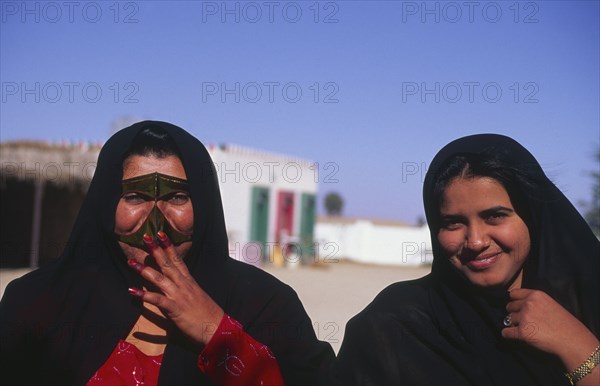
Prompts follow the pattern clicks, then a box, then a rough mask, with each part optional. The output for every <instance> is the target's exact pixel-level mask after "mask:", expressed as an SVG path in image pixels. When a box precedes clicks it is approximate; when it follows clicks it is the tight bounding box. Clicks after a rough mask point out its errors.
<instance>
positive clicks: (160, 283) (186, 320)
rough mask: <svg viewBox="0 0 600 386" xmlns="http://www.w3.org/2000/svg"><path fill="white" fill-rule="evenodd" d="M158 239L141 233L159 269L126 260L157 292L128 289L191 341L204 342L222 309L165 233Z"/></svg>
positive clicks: (210, 334) (208, 338)
mask: <svg viewBox="0 0 600 386" xmlns="http://www.w3.org/2000/svg"><path fill="white" fill-rule="evenodd" d="M158 240H159V242H160V246H159V245H158V244H157V243H156V242H155V241H154V240H153V239H152V237H150V236H148V235H144V242H145V243H146V246H147V247H148V251H149V252H150V255H151V256H152V257H153V258H154V259H155V260H156V262H157V264H158V268H159V270H160V271H157V270H155V269H153V268H152V267H149V266H145V265H143V264H140V263H139V262H137V261H136V260H129V265H130V266H131V267H132V268H133V269H135V270H136V271H138V272H139V273H140V275H141V276H142V277H143V278H144V279H146V280H147V281H148V282H150V283H151V284H153V285H154V286H155V287H156V288H158V289H159V290H160V292H149V291H144V290H141V289H137V288H131V289H130V291H129V292H130V293H131V294H132V295H134V296H137V297H139V298H141V299H142V300H143V301H144V302H147V303H150V304H154V305H155V306H157V307H158V308H159V309H160V310H161V311H162V312H163V314H164V315H165V316H166V317H167V318H169V319H170V320H171V321H172V322H173V323H174V324H175V325H176V326H177V328H179V330H180V331H181V332H182V333H184V334H185V335H186V336H188V337H189V338H190V339H192V341H193V342H194V343H196V344H197V345H205V344H206V343H208V341H209V340H210V339H211V338H212V336H213V334H214V332H215V331H216V329H217V327H218V326H219V323H220V322H221V319H222V318H223V314H224V312H223V310H222V309H221V307H219V305H218V304H217V303H215V302H214V301H213V300H212V299H211V297H210V296H208V294H207V293H206V292H204V290H203V289H202V288H200V286H199V285H198V283H196V280H195V279H194V278H193V277H192V275H190V272H189V270H188V268H187V266H186V265H185V263H184V261H183V258H182V257H179V256H178V255H177V253H176V252H175V248H174V247H173V245H172V244H171V242H170V240H169V239H168V237H167V235H166V234H165V233H164V232H162V231H159V232H158Z"/></svg>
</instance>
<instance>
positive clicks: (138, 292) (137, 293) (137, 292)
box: [127, 288, 144, 298]
mask: <svg viewBox="0 0 600 386" xmlns="http://www.w3.org/2000/svg"><path fill="white" fill-rule="evenodd" d="M127 291H129V293H130V294H131V295H133V296H136V297H138V298H141V297H142V296H144V291H142V290H141V289H139V288H128V289H127Z"/></svg>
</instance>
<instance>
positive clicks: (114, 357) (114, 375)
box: [87, 340, 163, 386]
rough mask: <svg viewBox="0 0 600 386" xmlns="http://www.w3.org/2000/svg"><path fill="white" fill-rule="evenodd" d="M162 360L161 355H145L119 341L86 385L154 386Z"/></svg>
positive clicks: (128, 344)
mask: <svg viewBox="0 0 600 386" xmlns="http://www.w3.org/2000/svg"><path fill="white" fill-rule="evenodd" d="M162 358H163V354H160V355H156V356H150V355H146V354H144V353H143V352H141V351H140V349H138V348H137V347H135V346H134V345H132V344H131V343H128V342H125V341H123V340H120V341H119V343H118V344H117V347H115V349H114V351H113V352H112V354H110V357H108V360H107V361H106V362H105V363H104V364H103V365H102V367H100V369H98V371H96V374H94V376H93V377H92V378H91V379H90V380H89V381H88V383H87V385H88V386H101V385H102V386H104V385H156V384H157V383H158V372H159V371H160V365H161V363H162Z"/></svg>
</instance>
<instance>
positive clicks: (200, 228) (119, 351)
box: [0, 121, 333, 385]
mask: <svg viewBox="0 0 600 386" xmlns="http://www.w3.org/2000/svg"><path fill="white" fill-rule="evenodd" d="M228 252H229V249H228V240H227V233H226V229H225V221H224V217H223V209H222V205H221V197H220V192H219V186H218V183H217V179H216V178H215V170H214V164H213V162H212V160H211V158H210V156H209V154H208V152H207V151H206V148H205V147H204V146H203V145H202V144H201V143H200V142H199V141H198V140H197V139H196V138H194V137H193V136H191V135H190V134H189V133H187V132H186V131H184V130H183V129H181V128H179V127H176V126H174V125H171V124H168V123H165V122H155V121H145V122H140V123H137V124H135V125H133V126H131V127H128V128H126V129H123V130H121V131H119V132H118V133H116V134H115V135H114V136H113V137H111V139H109V140H108V142H107V143H106V144H105V146H104V147H103V149H102V151H101V152H100V156H99V158H98V165H97V169H96V173H95V175H94V178H93V180H92V182H91V184H90V188H89V190H88V193H87V196H86V198H85V201H84V203H83V206H82V208H81V211H80V213H79V216H78V218H77V221H76V223H75V225H74V227H73V231H72V232H71V237H70V239H69V243H68V245H67V248H66V249H65V251H64V252H63V254H62V256H61V258H60V259H59V260H58V261H56V262H55V263H53V264H49V265H46V266H43V267H42V268H40V269H38V270H36V271H33V272H31V273H30V274H28V275H26V276H24V277H22V278H20V279H17V280H15V281H13V282H11V283H10V284H9V286H8V287H7V289H6V292H5V295H4V297H3V298H2V302H1V303H0V338H1V345H0V364H1V365H2V375H1V376H2V381H3V383H6V384H27V385H31V384H78V385H79V384H88V385H109V384H112V385H114V384H120V385H128V384H132V385H133V384H141V383H144V384H168V385H173V384H178V385H188V384H189V385H203V384H221V385H222V384H228V385H243V384H271V385H277V384H283V383H285V384H290V385H293V384H310V383H315V382H316V381H317V378H318V374H319V371H320V367H321V366H324V365H325V364H326V363H328V362H329V360H330V359H331V358H332V357H333V351H332V349H331V347H330V346H329V345H328V344H326V343H323V342H319V341H318V340H317V338H316V336H315V333H314V330H313V328H312V323H311V320H310V318H309V317H308V315H307V314H306V312H305V311H304V308H303V306H302V304H301V303H300V300H299V299H298V297H297V295H296V293H295V292H294V291H293V290H292V289H291V288H290V287H289V286H287V285H285V284H284V283H282V282H280V281H278V280H277V279H275V278H274V277H272V276H271V275H269V274H267V273H265V272H263V271H261V270H259V269H258V268H255V267H253V266H250V265H247V264H244V263H241V262H238V261H235V260H233V259H231V258H229V256H228Z"/></svg>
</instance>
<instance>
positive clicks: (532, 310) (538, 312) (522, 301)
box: [502, 288, 600, 385]
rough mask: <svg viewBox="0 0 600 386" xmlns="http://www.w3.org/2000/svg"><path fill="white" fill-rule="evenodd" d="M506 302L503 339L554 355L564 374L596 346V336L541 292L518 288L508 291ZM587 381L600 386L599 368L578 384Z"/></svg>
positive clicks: (574, 367)
mask: <svg viewBox="0 0 600 386" xmlns="http://www.w3.org/2000/svg"><path fill="white" fill-rule="evenodd" d="M510 299H511V300H510V302H509V303H508V305H507V306H506V311H507V312H508V315H509V316H510V325H509V326H508V327H506V328H504V329H503V330H502V336H503V337H504V338H506V339H515V340H520V341H523V342H525V343H527V344H529V345H531V346H533V347H536V348H538V349H540V350H542V351H545V352H548V353H551V354H554V355H556V356H558V357H559V358H560V359H561V361H562V362H563V364H564V366H565V369H566V371H568V372H570V371H573V370H574V369H576V368H577V367H579V365H581V364H582V363H583V362H584V361H585V360H586V359H587V358H588V357H589V356H590V354H591V353H592V352H593V351H594V349H595V348H596V347H597V346H598V344H599V341H598V339H597V338H596V336H594V334H593V333H592V332H591V331H590V330H589V329H588V328H587V327H586V326H585V325H584V324H583V323H581V322H580V321H579V320H578V319H577V318H576V317H575V316H573V315H572V314H571V313H570V312H569V311H567V310H566V309H565V308H563V307H562V306H561V305H560V304H558V303H557V302H556V301H555V300H554V299H552V298H551V297H550V296H549V295H548V294H546V293H545V292H543V291H538V290H531V289H524V288H519V289H514V290H512V291H510ZM588 382H593V383H591V384H593V385H600V366H596V368H595V369H594V371H593V372H592V373H591V374H589V375H588V376H586V377H585V378H583V379H582V380H581V381H580V382H579V383H578V385H586V384H588Z"/></svg>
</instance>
